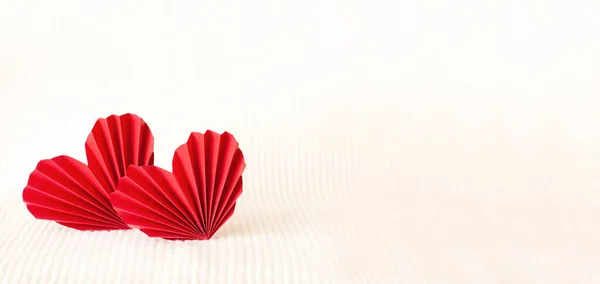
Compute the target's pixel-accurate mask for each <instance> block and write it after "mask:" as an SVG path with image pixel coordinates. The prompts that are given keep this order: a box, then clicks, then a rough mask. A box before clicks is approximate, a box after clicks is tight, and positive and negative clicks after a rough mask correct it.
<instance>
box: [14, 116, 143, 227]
mask: <svg viewBox="0 0 600 284" xmlns="http://www.w3.org/2000/svg"><path fill="white" fill-rule="evenodd" d="M85 148H86V155H87V159H88V163H89V166H88V165H85V164H83V163H82V162H80V161H78V160H76V159H73V158H71V157H68V156H64V155H63V156H58V157H55V158H52V159H49V160H42V161H40V162H39V163H38V164H37V166H36V168H35V170H34V171H33V172H32V173H31V175H30V176H29V180H28V182H27V186H26V187H25V189H24V190H23V201H24V202H25V204H26V205H27V209H28V210H29V212H31V214H33V216H34V217H35V218H37V219H43V220H52V221H56V222H58V223H59V224H61V225H64V226H67V227H70V228H74V229H78V230H116V229H128V228H129V226H127V225H126V224H125V222H123V220H122V219H121V218H120V217H119V215H118V214H117V212H116V211H115V210H114V209H113V207H112V205H111V203H110V196H109V195H110V193H111V192H113V191H115V189H116V188H117V182H118V180H119V178H120V177H122V176H124V175H125V170H126V169H127V167H128V166H129V165H152V164H153V163H154V150H153V148H154V137H153V136H152V132H151V131H150V128H149V127H148V125H147V124H146V123H145V122H144V121H143V120H142V119H141V118H140V117H138V116H136V115H133V114H125V115H122V116H116V115H112V116H110V117H108V118H106V119H104V118H101V119H98V121H96V124H95V125H94V127H93V129H92V132H91V133H90V134H89V136H88V138H87V140H86V143H85Z"/></svg>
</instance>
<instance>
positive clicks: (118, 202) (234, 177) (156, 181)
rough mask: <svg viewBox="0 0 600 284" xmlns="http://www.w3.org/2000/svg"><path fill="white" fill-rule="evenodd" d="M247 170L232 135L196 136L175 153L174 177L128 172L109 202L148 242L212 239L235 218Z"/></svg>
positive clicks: (155, 170)
mask: <svg viewBox="0 0 600 284" xmlns="http://www.w3.org/2000/svg"><path fill="white" fill-rule="evenodd" d="M245 167H246V164H245V162H244V156H243V155H242V151H241V150H240V149H239V146H238V142H237V141H236V140H235V138H234V137H233V136H232V135H231V134H229V133H227V132H225V133H223V134H222V135H219V134H217V133H215V132H212V131H207V132H206V133H205V134H201V133H195V132H194V133H192V134H191V135H190V137H189V139H188V141H187V143H186V144H183V145H181V146H180V147H178V148H177V150H176V151H175V155H174V157H173V172H172V173H171V172H168V171H166V170H164V169H161V168H159V167H156V166H130V167H129V168H128V170H127V174H126V175H125V176H124V177H123V178H121V179H120V180H119V183H118V186H117V190H116V191H115V192H113V193H112V194H111V201H112V204H113V206H114V208H115V209H116V211H117V213H118V214H119V216H121V218H123V220H125V222H126V223H127V224H128V225H129V226H131V227H132V228H139V229H140V230H141V231H142V232H144V233H145V234H147V235H148V236H150V237H161V238H164V239H170V240H206V239H210V238H211V237H212V236H213V235H214V233H215V232H216V231H217V230H218V229H219V228H220V227H221V226H222V225H223V224H224V223H225V221H227V219H229V217H231V215H232V214H233V211H234V209H235V204H236V200H237V198H238V197H239V196H240V194H241V193H242V172H243V170H244V168H245Z"/></svg>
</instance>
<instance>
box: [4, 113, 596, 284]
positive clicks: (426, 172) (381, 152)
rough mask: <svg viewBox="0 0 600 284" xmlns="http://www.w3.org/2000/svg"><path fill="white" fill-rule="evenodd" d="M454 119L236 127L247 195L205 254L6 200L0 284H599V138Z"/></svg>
mask: <svg viewBox="0 0 600 284" xmlns="http://www.w3.org/2000/svg"><path fill="white" fill-rule="evenodd" d="M460 115H461V112H458V111H440V112H429V113H428V114H422V115H421V114H417V113H416V112H412V113H410V112H402V113H394V112H393V111H391V110H389V111H386V110H385V109H379V110H378V111H375V110H373V109H365V110H360V111H359V110H356V111H352V112H348V113H346V112H337V114H336V115H335V116H331V117H329V118H326V117H325V116H323V117H322V118H323V120H322V123H319V124H315V126H314V127H310V128H300V127H297V126H295V125H291V124H287V125H286V127H278V126H276V125H275V124H272V125H266V126H265V125H263V126H261V127H256V128H250V127H248V126H244V124H245V122H243V121H241V122H240V123H239V124H235V125H234V128H237V130H238V131H236V132H232V133H235V134H236V138H237V140H238V141H239V142H240V147H241V149H242V150H243V151H244V154H245V158H246V163H247V169H246V171H245V172H244V181H245V183H244V193H243V194H242V195H241V197H240V199H239V200H238V207H237V208H236V212H235V214H234V215H233V217H232V218H231V219H230V220H229V222H228V223H226V224H225V225H224V226H223V227H222V228H221V230H220V231H218V232H217V233H216V235H215V236H214V237H213V239H211V240H208V241H191V242H175V241H167V240H162V239H151V238H148V237H147V236H145V235H144V234H143V233H141V232H139V231H137V230H131V231H113V232H79V231H74V230H70V229H68V228H65V227H62V226H59V225H56V224H53V223H50V222H44V221H39V220H34V219H33V218H32V217H31V216H30V215H29V213H28V212H27V210H26V209H25V206H24V204H23V203H22V202H21V200H20V195H19V194H20V193H19V192H16V190H15V192H13V194H11V195H9V196H8V197H3V198H2V199H0V202H1V206H0V228H2V230H0V256H2V257H0V279H1V280H2V281H0V282H2V283H229V284H237V283H250V284H253V283H256V284H258V283H261V284H262V283H273V284H279V283H342V284H345V283H595V282H597V281H598V280H600V274H599V272H598V271H597V269H596V266H595V264H596V263H598V260H600V259H599V258H598V255H600V250H599V246H598V245H597V243H598V237H597V236H598V235H599V233H600V231H599V230H598V225H597V217H595V216H598V213H599V212H600V210H599V209H598V208H600V191H598V190H597V188H598V186H600V182H599V180H598V178H597V176H598V173H599V172H600V163H598V162H597V161H598V160H600V151H597V150H596V149H597V148H598V147H597V145H598V143H597V142H600V139H598V137H597V136H594V137H591V136H589V137H587V138H583V136H577V135H576V132H575V131H574V128H568V127H563V126H558V125H556V124H555V123H554V122H553V121H554V120H553V118H552V117H550V116H545V115H537V116H536V117H537V118H536V120H535V121H538V122H537V123H536V124H535V125H532V124H529V126H526V125H524V124H522V123H520V122H522V121H523V120H521V119H519V117H517V116H516V115H513V114H510V113H504V114H502V113H496V114H490V115H482V116H480V118H481V119H482V122H480V121H479V120H470V119H468V120H466V119H462V118H460ZM533 121H534V120H529V122H530V123H532V122H533ZM507 126H510V127H507ZM243 127H248V128H247V129H252V131H243ZM287 127H291V128H287ZM165 129H166V128H165ZM162 131H164V130H162ZM182 137H185V136H183V135H182ZM577 137H579V138H577ZM184 139H185V138H184ZM183 141H185V140H183ZM179 143H181V142H179ZM173 144H175V143H173ZM594 145H596V146H594ZM169 148H170V147H169ZM167 151H168V149H167V147H164V149H163V148H160V149H157V152H160V153H163V152H167ZM170 158H171V154H170V153H169V154H168V155H165V157H163V158H161V162H160V163H159V164H161V165H164V164H167V165H168V162H169V161H170ZM166 168H167V169H168V167H166Z"/></svg>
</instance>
